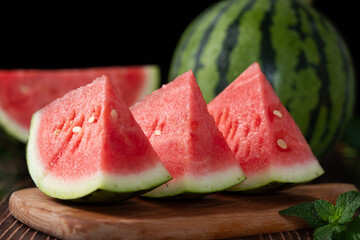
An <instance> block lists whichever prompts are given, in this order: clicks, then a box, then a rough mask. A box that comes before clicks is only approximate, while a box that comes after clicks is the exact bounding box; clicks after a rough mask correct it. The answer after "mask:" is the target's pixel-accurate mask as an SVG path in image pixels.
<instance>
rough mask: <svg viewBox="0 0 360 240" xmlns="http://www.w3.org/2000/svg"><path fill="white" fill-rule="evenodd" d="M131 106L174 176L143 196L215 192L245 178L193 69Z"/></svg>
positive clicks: (137, 119)
mask: <svg viewBox="0 0 360 240" xmlns="http://www.w3.org/2000/svg"><path fill="white" fill-rule="evenodd" d="M130 110H131V111H132V113H133V114H134V117H135V119H136V121H137V122H138V123H139V125H140V126H141V128H142V129H143V130H144V132H145V134H146V136H147V137H148V138H149V139H150V142H151V144H152V146H153V147H154V149H155V151H156V152H157V153H158V154H159V156H160V159H161V160H162V161H163V163H164V165H165V167H166V168H167V170H168V171H169V172H170V174H171V175H172V176H173V179H172V180H171V181H169V182H168V183H167V184H166V185H163V186H161V187H159V188H157V189H155V190H153V191H151V192H149V193H147V194H145V196H147V197H170V196H185V195H192V194H193V193H211V192H215V191H220V190H224V189H226V188H229V187H231V186H233V185H236V184H238V183H240V182H242V181H243V180H244V179H245V175H244V174H243V171H242V170H241V168H240V166H239V165H238V163H237V161H236V160H235V157H234V155H233V153H232V152H231V150H230V148H229V146H228V145H227V143H226V141H225V139H224V137H223V136H222V134H221V133H220V131H219V130H218V129H217V127H216V126H215V123H214V120H213V119H212V117H211V116H210V115H209V113H208V110H207V106H206V103H205V100H204V98H203V96H202V94H201V91H200V88H199V86H198V85H197V83H196V79H195V77H194V75H193V73H192V71H188V72H186V73H184V74H183V75H181V76H179V77H178V78H177V79H175V80H174V81H173V82H171V83H169V84H167V85H164V86H163V87H162V88H160V89H159V90H156V91H154V92H153V93H152V94H151V95H148V96H146V97H145V98H144V99H143V100H141V101H139V102H137V103H136V104H135V105H133V106H132V107H131V108H130ZM195 195H196V194H195Z"/></svg>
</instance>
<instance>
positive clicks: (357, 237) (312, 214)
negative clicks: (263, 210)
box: [279, 191, 360, 240]
mask: <svg viewBox="0 0 360 240" xmlns="http://www.w3.org/2000/svg"><path fill="white" fill-rule="evenodd" d="M359 207H360V193H359V192H357V191H349V192H346V193H343V194H340V195H339V196H338V198H337V200H336V203H335V205H333V204H332V203H330V202H327V201H324V200H316V201H313V202H304V203H300V204H298V205H295V206H292V207H289V208H287V209H284V210H281V211H279V213H280V214H283V215H289V216H295V217H301V218H303V219H304V220H305V221H306V222H307V224H309V226H310V227H313V228H315V231H314V240H328V239H329V240H331V239H339V240H360V215H358V216H357V217H354V214H355V212H356V210H357V209H358V208H359Z"/></svg>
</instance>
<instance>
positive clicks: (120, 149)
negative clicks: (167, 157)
mask: <svg viewBox="0 0 360 240" xmlns="http://www.w3.org/2000/svg"><path fill="white" fill-rule="evenodd" d="M27 163H28V168H29V172H30V175H31V177H32V179H33V181H34V182H35V184H36V185H37V186H38V188H39V189H40V190H42V191H43V192H44V193H46V194H47V195H49V196H51V197H54V198H60V199H79V198H82V197H85V196H87V199H92V198H91V197H89V195H91V194H95V195H96V197H95V198H96V199H97V198H98V196H100V199H101V196H105V198H106V196H110V198H112V197H113V196H114V194H117V196H120V197H121V196H125V197H128V196H133V195H134V193H143V192H144V191H148V190H149V189H152V188H154V187H156V186H158V185H160V184H162V183H164V182H166V181H168V180H169V179H171V176H170V174H169V173H168V171H167V170H166V169H165V167H164V166H163V164H162V162H161V161H160V159H159V156H158V155H157V154H156V152H155V151H154V149H153V148H152V146H151V145H150V142H149V140H148V138H147V137H146V136H145V134H144V132H143V131H142V130H141V128H140V126H139V125H138V124H137V123H136V121H135V119H134V117H133V115H132V114H131V112H130V110H129V108H128V107H127V105H126V103H125V102H124V101H123V100H122V98H121V97H120V95H119V94H118V93H117V91H116V90H115V88H114V86H113V85H112V83H111V82H110V80H109V78H108V77H106V76H102V77H100V78H98V79H96V80H95V81H94V82H92V83H90V84H88V85H86V86H83V87H80V88H78V89H76V90H72V91H70V92H68V93H67V94H65V95H64V96H63V97H61V98H58V99H56V100H55V101H53V102H52V103H50V104H48V105H46V106H45V107H44V108H42V109H41V110H39V111H37V112H36V113H35V114H34V115H33V118H32V122H31V128H30V134H29V141H28V145H27ZM99 190H100V191H105V192H107V193H100V194H99V193H98V191H99ZM97 200H99V199H97ZM102 200H104V199H102Z"/></svg>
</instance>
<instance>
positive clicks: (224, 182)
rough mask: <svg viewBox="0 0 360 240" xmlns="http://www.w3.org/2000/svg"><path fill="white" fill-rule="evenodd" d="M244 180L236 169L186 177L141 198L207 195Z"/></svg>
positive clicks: (243, 175) (168, 183) (241, 173)
mask: <svg viewBox="0 0 360 240" xmlns="http://www.w3.org/2000/svg"><path fill="white" fill-rule="evenodd" d="M245 179H246V176H245V174H244V172H243V171H242V170H241V169H239V168H237V167H233V168H229V169H226V170H224V171H219V172H215V173H210V174H208V175H206V176H191V175H186V176H184V177H182V178H176V179H173V180H171V181H169V182H167V183H166V184H163V185H161V186H160V187H158V188H156V189H154V190H152V191H150V192H148V193H146V194H144V195H143V196H145V197H151V198H161V197H173V196H177V195H181V194H191V193H195V194H196V193H199V194H208V193H213V192H219V191H223V190H225V189H227V188H229V187H232V186H234V185H237V184H239V183H241V182H243V181H244V180H245Z"/></svg>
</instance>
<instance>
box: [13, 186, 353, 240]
mask: <svg viewBox="0 0 360 240" xmlns="http://www.w3.org/2000/svg"><path fill="white" fill-rule="evenodd" d="M349 190H356V187H355V186H354V185H351V184H340V183H336V184H317V185H303V186H298V187H295V188H293V189H290V190H286V191H282V192H278V193H275V194H270V195H261V196H249V195H239V194H230V193H217V194H212V195H209V196H206V197H202V198H200V199H192V200H172V201H170V200H148V199H143V198H133V199H130V200H127V201H124V202H122V203H119V204H113V205H100V206H91V205H90V206H89V205H79V204H70V203H67V202H63V201H59V200H55V199H52V198H50V197H48V196H46V195H44V194H43V193H42V192H40V191H39V190H38V189H37V188H29V189H23V190H19V191H17V192H14V193H13V194H12V196H11V198H10V200H9V209H10V212H11V213H12V215H13V216H14V217H15V218H17V219H18V220H19V221H21V222H22V223H24V224H26V225H28V226H29V227H32V228H34V229H36V230H38V231H41V232H43V233H46V234H49V235H52V236H55V237H58V238H61V239H106V240H110V239H223V238H233V237H240V236H251V235H257V234H264V233H272V232H284V231H292V230H299V229H303V228H308V226H307V225H306V223H305V222H304V221H303V220H302V219H300V218H296V217H290V216H282V215H279V214H278V211H279V210H282V209H285V208H287V207H290V206H292V205H295V204H298V203H300V202H305V201H313V200H316V199H323V200H327V201H330V202H333V203H334V202H335V200H336V198H337V196H338V195H339V194H340V193H343V192H346V191H349Z"/></svg>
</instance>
